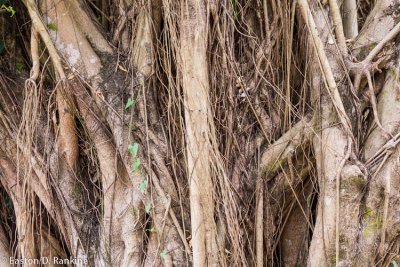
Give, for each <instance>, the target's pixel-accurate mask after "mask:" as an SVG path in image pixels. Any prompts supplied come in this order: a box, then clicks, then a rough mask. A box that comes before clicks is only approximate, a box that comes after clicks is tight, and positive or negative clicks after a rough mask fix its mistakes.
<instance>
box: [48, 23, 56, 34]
mask: <svg viewBox="0 0 400 267" xmlns="http://www.w3.org/2000/svg"><path fill="white" fill-rule="evenodd" d="M47 28H49V29H50V30H52V31H55V32H56V31H57V24H55V23H49V24H47Z"/></svg>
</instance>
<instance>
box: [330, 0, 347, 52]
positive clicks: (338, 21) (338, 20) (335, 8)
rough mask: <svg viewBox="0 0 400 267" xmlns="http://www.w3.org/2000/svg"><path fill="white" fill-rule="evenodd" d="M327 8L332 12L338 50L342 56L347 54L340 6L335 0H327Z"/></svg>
mask: <svg viewBox="0 0 400 267" xmlns="http://www.w3.org/2000/svg"><path fill="white" fill-rule="evenodd" d="M329 8H330V12H331V14H332V20H333V27H334V29H335V34H336V39H337V42H338V45H339V49H340V52H341V53H342V55H343V56H345V55H347V45H346V38H345V37H344V31H343V22H342V16H341V14H340V8H339V5H338V3H337V1H336V0H329Z"/></svg>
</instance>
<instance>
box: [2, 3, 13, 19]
mask: <svg viewBox="0 0 400 267" xmlns="http://www.w3.org/2000/svg"><path fill="white" fill-rule="evenodd" d="M1 11H6V12H8V13H10V14H11V16H10V17H12V16H14V15H15V10H14V8H13V7H12V6H6V5H4V4H2V5H1V7H0V12H1Z"/></svg>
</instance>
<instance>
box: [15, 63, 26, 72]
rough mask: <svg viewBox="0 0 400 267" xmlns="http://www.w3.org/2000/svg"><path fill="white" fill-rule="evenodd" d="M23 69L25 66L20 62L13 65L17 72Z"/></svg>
mask: <svg viewBox="0 0 400 267" xmlns="http://www.w3.org/2000/svg"><path fill="white" fill-rule="evenodd" d="M24 67H25V65H24V63H22V62H17V63H15V68H16V69H17V70H19V71H21V70H23V69H24Z"/></svg>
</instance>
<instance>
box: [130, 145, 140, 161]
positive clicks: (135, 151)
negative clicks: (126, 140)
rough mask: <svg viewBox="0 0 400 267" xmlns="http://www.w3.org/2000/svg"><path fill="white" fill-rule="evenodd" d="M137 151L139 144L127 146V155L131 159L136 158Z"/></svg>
mask: <svg viewBox="0 0 400 267" xmlns="http://www.w3.org/2000/svg"><path fill="white" fill-rule="evenodd" d="M138 149H139V144H138V143H134V144H133V145H132V144H129V145H128V150H129V153H131V155H132V157H134V158H136V155H137V152H138Z"/></svg>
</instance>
